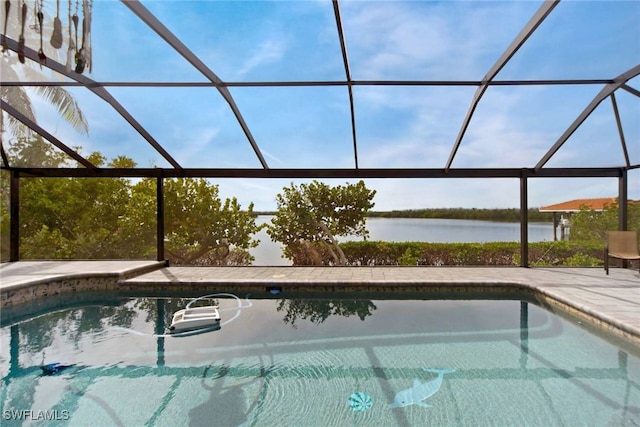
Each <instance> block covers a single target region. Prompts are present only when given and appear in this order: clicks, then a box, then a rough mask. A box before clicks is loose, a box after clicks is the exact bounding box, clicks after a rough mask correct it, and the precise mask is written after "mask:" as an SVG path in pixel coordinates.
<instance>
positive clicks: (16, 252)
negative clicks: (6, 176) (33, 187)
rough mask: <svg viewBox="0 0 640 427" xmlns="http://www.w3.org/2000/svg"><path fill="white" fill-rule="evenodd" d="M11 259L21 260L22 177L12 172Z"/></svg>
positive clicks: (10, 192)
mask: <svg viewBox="0 0 640 427" xmlns="http://www.w3.org/2000/svg"><path fill="white" fill-rule="evenodd" d="M9 198H10V203H9V227H10V232H9V261H19V260H20V178H19V174H18V172H11V183H10V187H9Z"/></svg>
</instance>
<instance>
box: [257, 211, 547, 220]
mask: <svg viewBox="0 0 640 427" xmlns="http://www.w3.org/2000/svg"><path fill="white" fill-rule="evenodd" d="M253 213H254V215H275V211H267V212H255V211H254V212H253ZM367 218H437V219H468V220H478V221H500V222H520V209H475V208H474V209H465V208H435V209H405V210H393V211H371V212H369V213H368V214H367ZM528 219H529V221H531V222H551V221H553V215H552V214H551V213H550V212H540V211H538V209H537V208H533V209H529V214H528Z"/></svg>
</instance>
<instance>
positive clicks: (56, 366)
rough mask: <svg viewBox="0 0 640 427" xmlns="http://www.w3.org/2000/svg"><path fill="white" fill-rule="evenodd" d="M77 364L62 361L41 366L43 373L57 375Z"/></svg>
mask: <svg viewBox="0 0 640 427" xmlns="http://www.w3.org/2000/svg"><path fill="white" fill-rule="evenodd" d="M72 366H75V365H63V364H61V363H49V364H48V365H43V366H40V369H42V375H55V374H58V373H60V372H62V371H64V370H65V369H68V368H71V367H72Z"/></svg>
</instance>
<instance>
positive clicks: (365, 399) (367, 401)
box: [349, 391, 373, 412]
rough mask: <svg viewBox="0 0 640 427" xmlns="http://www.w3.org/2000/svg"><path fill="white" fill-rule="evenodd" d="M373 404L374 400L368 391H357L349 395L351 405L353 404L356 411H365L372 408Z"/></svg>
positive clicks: (352, 407)
mask: <svg viewBox="0 0 640 427" xmlns="http://www.w3.org/2000/svg"><path fill="white" fill-rule="evenodd" d="M371 405H373V401H372V400H371V396H369V395H368V394H367V393H363V392H361V391H357V392H355V393H353V394H352V395H351V396H349V406H351V409H353V410H354V411H355V412H364V411H366V410H367V409H369V408H371Z"/></svg>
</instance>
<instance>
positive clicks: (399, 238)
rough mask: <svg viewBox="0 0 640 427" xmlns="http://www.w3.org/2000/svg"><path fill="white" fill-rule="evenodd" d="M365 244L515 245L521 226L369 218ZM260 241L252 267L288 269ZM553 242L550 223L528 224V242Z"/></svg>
mask: <svg viewBox="0 0 640 427" xmlns="http://www.w3.org/2000/svg"><path fill="white" fill-rule="evenodd" d="M271 218H273V217H272V216H268V215H261V216H258V219H257V221H256V222H257V223H258V224H263V223H266V222H269V221H271ZM367 229H368V230H369V238H368V240H382V241H387V242H431V243H455V242H472V243H479V242H518V241H520V223H518V222H495V221H477V220H463V219H435V218H368V219H367ZM256 238H257V239H258V240H260V244H259V245H258V247H256V248H254V249H253V250H252V251H251V254H252V255H253V256H254V257H255V261H254V262H253V265H261V266H265V265H291V262H290V261H289V260H288V259H286V258H282V250H281V246H280V244H279V243H276V242H272V241H271V238H270V237H269V235H268V234H267V233H266V231H264V230H262V231H260V233H258V234H257V235H256ZM338 240H340V241H343V242H346V241H352V240H362V238H354V237H342V238H339V239H338ZM545 240H546V241H550V240H553V225H552V224H551V223H538V222H536V223H529V242H541V241H545Z"/></svg>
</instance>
